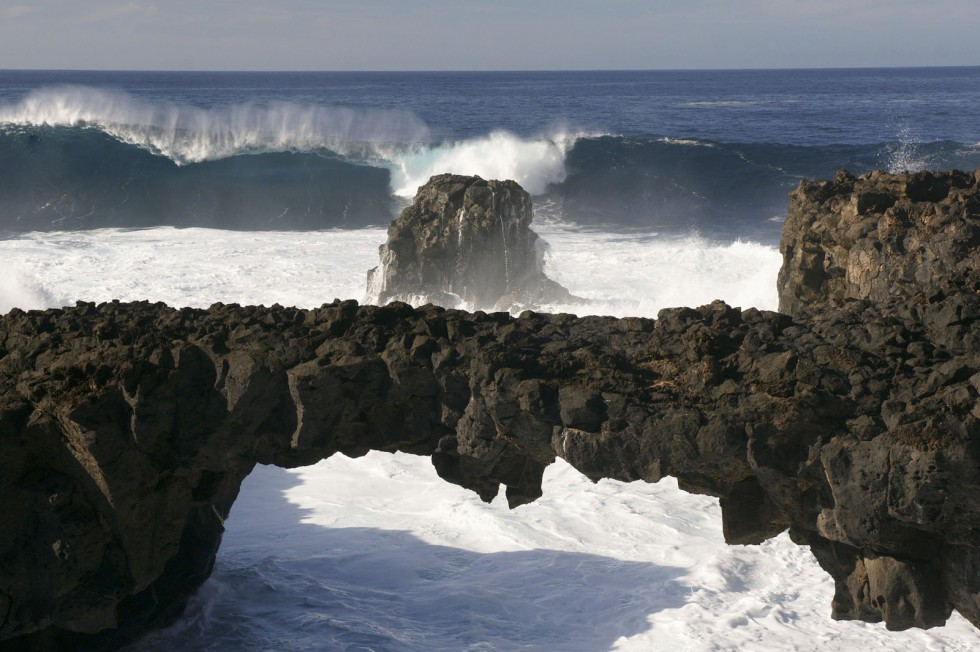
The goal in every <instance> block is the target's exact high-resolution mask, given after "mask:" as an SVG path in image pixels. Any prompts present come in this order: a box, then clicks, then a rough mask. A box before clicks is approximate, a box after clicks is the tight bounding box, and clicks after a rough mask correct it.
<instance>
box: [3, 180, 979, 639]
mask: <svg viewBox="0 0 980 652" xmlns="http://www.w3.org/2000/svg"><path fill="white" fill-rule="evenodd" d="M919 178H922V179H932V180H939V181H936V182H937V183H946V181H949V184H948V187H949V188H954V185H953V184H954V182H955V183H956V184H959V183H960V182H961V181H962V183H965V184H966V186H965V187H968V188H970V189H971V190H970V193H972V195H971V196H972V197H974V198H975V197H976V196H978V190H977V186H978V181H977V178H976V177H970V176H967V175H958V176H957V175H945V176H943V175H925V176H922V175H920V177H912V176H908V175H906V177H905V181H904V182H903V181H901V179H902V177H891V176H886V175H878V176H877V177H876V179H877V180H875V179H872V178H870V177H869V178H862V179H860V180H856V179H854V178H853V177H850V176H848V175H839V176H838V178H837V179H836V180H835V181H833V182H823V185H820V184H814V183H811V182H805V183H804V184H802V185H801V187H800V188H799V189H798V190H797V191H796V192H795V193H794V195H793V203H792V205H791V209H790V212H789V216H788V218H787V225H786V233H787V240H786V241H784V248H786V247H792V248H793V250H794V251H797V250H798V248H797V246H796V245H792V244H790V245H788V244H787V242H789V241H791V240H792V238H793V237H794V236H793V234H794V233H799V234H802V235H803V237H807V238H809V236H808V235H806V234H807V233H811V232H813V230H814V228H815V227H814V226H813V224H816V223H819V224H827V223H830V222H831V221H833V220H838V221H840V220H842V219H843V218H841V215H843V212H842V210H841V206H842V205H844V206H849V205H851V203H852V202H854V201H857V204H858V205H859V206H862V205H863V206H865V210H864V212H862V211H860V210H858V211H857V212H856V216H855V218H854V219H853V220H852V222H848V223H849V224H850V223H858V222H859V223H860V224H862V225H870V226H868V228H865V226H862V227H861V228H862V229H864V231H863V233H864V236H863V237H861V238H855V239H853V240H848V241H846V242H845V241H844V240H843V238H842V237H835V235H834V234H835V231H830V230H827V231H821V233H820V237H819V238H810V239H808V240H807V242H806V248H807V252H808V253H807V255H806V256H805V257H804V258H800V260H803V261H804V262H805V265H804V266H803V267H806V269H805V270H804V269H803V267H801V266H800V265H797V266H796V267H793V265H794V263H792V261H793V260H796V259H795V258H794V256H793V255H791V254H788V255H787V261H790V262H788V263H787V267H788V268H789V271H786V269H784V273H783V274H782V275H781V277H780V286H781V292H782V293H784V294H785V293H787V292H789V293H790V294H792V293H793V292H794V291H795V290H793V289H792V288H794V287H797V286H798V284H799V283H803V284H804V285H805V286H806V287H807V288H813V287H814V286H815V283H814V282H813V279H814V278H817V276H819V274H817V272H818V271H820V270H822V272H821V273H823V274H824V275H825V276H826V277H827V278H837V276H838V275H839V272H837V271H835V270H837V269H838V267H835V264H836V263H834V261H840V260H851V259H852V258H854V259H857V260H860V259H861V256H862V253H861V248H862V247H863V248H868V247H870V249H872V250H875V251H884V250H885V249H884V248H881V249H879V246H878V245H877V244H875V243H876V242H879V240H880V238H877V239H876V237H875V234H874V233H873V231H874V228H877V229H878V230H879V231H881V230H882V228H883V227H882V225H883V224H886V225H889V224H891V223H892V222H891V221H889V218H888V213H887V211H889V210H892V209H894V208H895V207H896V206H900V205H902V206H904V205H906V204H907V205H909V206H912V207H913V209H914V210H913V211H912V212H910V213H908V215H909V216H910V217H909V220H910V224H909V226H908V227H907V229H906V230H907V233H912V232H913V231H915V230H916V229H920V230H921V224H922V220H924V219H926V218H925V217H921V216H922V215H928V216H931V217H930V218H929V219H932V222H931V223H934V224H936V225H938V224H940V222H942V223H943V224H946V227H944V229H943V230H942V231H941V232H942V233H945V234H947V235H948V236H949V239H950V241H952V242H956V243H959V244H958V245H957V247H959V248H958V249H957V248H955V247H954V248H953V249H951V251H958V252H960V253H961V254H962V252H964V251H965V252H967V254H968V255H967V256H966V258H964V259H961V260H960V261H959V262H957V263H956V266H955V273H951V274H946V273H945V272H944V273H942V274H937V275H928V274H927V276H928V279H929V280H928V281H927V282H923V283H921V284H917V283H912V282H910V283H905V284H902V283H893V284H892V285H891V286H890V287H892V288H895V289H894V290H891V291H889V292H886V293H884V294H881V295H878V294H875V295H873V296H867V297H864V298H856V299H846V300H843V299H842V300H841V301H836V299H835V297H833V296H829V297H825V298H820V299H819V300H813V301H810V299H809V298H808V297H805V296H804V297H803V298H802V299H800V302H799V304H798V305H791V306H789V308H788V309H789V310H791V311H792V312H793V315H794V316H788V315H783V314H778V313H773V312H763V311H758V310H754V309H751V310H739V309H737V308H732V307H729V306H727V305H725V304H723V303H720V302H716V303H713V304H711V305H708V306H703V307H701V308H697V309H690V308H678V309H672V310H665V311H663V312H661V314H660V315H659V317H658V319H657V320H650V319H613V318H603V317H585V318H576V317H574V316H571V315H544V314H534V313H524V314H522V315H521V316H520V317H519V318H514V317H512V316H510V315H509V314H507V313H491V314H485V313H475V314H469V313H465V312H460V311H454V310H443V309H441V308H436V307H432V306H428V307H424V308H420V309H413V308H411V307H409V306H407V305H405V304H400V303H395V304H391V305H389V306H385V307H374V306H358V305H357V304H356V303H354V302H335V303H333V304H328V305H325V306H323V307H321V308H319V309H316V310H298V309H294V308H283V307H279V306H273V307H271V308H265V307H240V306H236V305H220V304H219V305H215V306H212V307H211V308H210V309H208V310H192V309H183V310H176V309H173V308H169V307H167V306H165V305H162V304H146V303H135V304H117V303H111V304H102V305H99V306H95V305H92V304H79V305H77V306H76V307H74V308H69V309H64V310H49V311H46V312H31V313H24V312H21V311H13V312H12V313H10V314H8V315H7V316H5V317H3V318H2V319H0V640H3V639H6V640H5V642H4V644H5V645H7V646H8V647H14V646H19V647H21V648H26V649H30V648H31V647H32V646H33V647H34V648H37V649H56V648H57V647H58V646H62V647H65V648H68V647H75V648H78V647H84V646H90V647H93V648H106V647H112V646H114V645H118V644H119V643H120V642H122V641H124V640H126V639H127V638H128V637H131V636H132V635H134V634H136V633H138V632H139V631H141V630H142V629H144V628H145V627H146V626H148V625H151V624H156V623H159V622H161V621H162V620H165V619H166V618H168V617H170V616H172V615H174V614H175V613H178V612H179V611H180V609H181V607H182V601H183V599H184V597H186V595H188V594H189V593H190V592H191V591H193V590H194V589H195V588H196V587H197V586H198V585H199V584H200V583H201V582H202V581H203V580H204V579H205V578H206V577H207V576H208V574H209V573H210V570H211V565H212V563H213V561H214V555H215V552H216V550H217V546H218V543H219V541H220V537H221V532H222V520H223V518H224V517H225V516H226V515H227V514H228V510H229V509H230V506H231V504H232V502H233V500H234V499H235V496H236V494H237V492H238V488H239V486H240V484H241V481H242V480H243V479H244V477H245V476H246V475H247V474H248V473H249V471H250V470H251V469H252V467H253V466H254V464H256V463H272V464H278V465H282V466H290V467H292V466H300V465H306V464H311V463H313V462H316V461H317V460H320V459H322V458H324V457H327V456H330V455H332V454H334V453H336V452H342V453H344V454H347V455H360V454H364V453H365V452H367V451H368V450H372V449H374V450H382V451H395V450H400V451H406V452H410V453H417V454H425V455H431V456H432V460H433V463H434V465H435V468H436V470H437V471H438V472H439V474H440V476H442V477H443V478H445V479H446V480H448V481H450V482H454V483H456V484H459V485H462V486H464V487H468V488H470V489H473V490H474V491H476V492H477V493H479V494H480V496H481V497H483V498H484V499H490V498H492V497H493V496H494V495H496V493H497V491H498V488H499V486H500V485H501V484H503V485H505V486H506V493H507V498H508V501H509V502H510V504H511V505H512V506H515V505H520V504H522V503H525V502H528V501H531V500H534V499H535V498H536V497H538V496H539V495H540V493H541V485H540V482H541V477H542V472H543V470H544V468H545V466H546V465H547V464H549V463H550V462H552V461H553V460H554V459H555V457H556V456H559V457H562V458H564V459H565V460H567V461H568V462H569V463H571V464H572V465H573V466H575V467H576V468H577V469H579V470H580V471H581V472H583V473H584V474H585V475H587V476H588V477H590V478H593V479H599V478H616V479H619V480H624V481H631V480H644V481H648V482H655V481H657V480H659V479H660V478H661V477H663V476H666V475H672V476H676V477H677V478H678V479H679V482H680V485H681V487H682V488H684V489H686V490H688V491H693V492H698V493H705V494H710V495H713V496H718V497H719V498H720V500H721V508H722V515H723V520H724V523H723V525H724V532H725V538H726V540H727V541H728V542H730V543H749V544H751V543H758V542H761V541H763V540H765V539H766V538H769V537H771V536H774V535H775V534H777V533H779V532H782V531H784V530H786V529H789V531H790V534H791V536H792V537H793V539H794V540H795V541H796V542H798V543H801V544H807V545H809V546H811V549H812V551H813V553H814V554H815V555H816V557H817V559H818V560H819V561H820V563H821V565H822V566H823V567H824V568H825V569H826V570H827V571H828V572H829V573H830V574H831V575H832V576H833V577H834V580H835V583H836V587H837V588H836V595H835V598H834V603H833V615H834V617H837V618H854V619H863V620H869V621H878V620H884V621H885V622H886V624H887V625H888V627H890V628H893V629H901V628H907V627H930V626H935V625H940V624H942V623H943V622H944V621H945V619H946V618H947V616H948V615H949V614H950V613H951V611H952V610H953V609H956V610H957V611H959V612H960V613H962V614H963V615H964V616H966V617H967V618H968V619H969V620H970V621H971V622H973V623H974V624H975V625H977V626H980V547H978V546H980V543H978V542H980V406H978V400H977V397H978V393H980V329H978V327H977V317H978V316H980V294H978V290H980V276H978V272H977V269H978V265H977V255H976V247H977V245H978V244H980V224H978V213H977V210H976V200H975V199H970V200H969V201H967V200H964V201H960V199H957V198H958V197H961V196H962V195H963V193H961V192H959V190H957V192H953V191H952V190H949V191H948V192H946V194H945V196H944V197H938V192H937V195H936V196H931V195H930V196H928V197H926V198H925V199H923V200H920V199H918V198H916V197H912V196H911V195H910V194H909V192H908V188H910V187H913V186H914V184H912V185H910V184H909V183H908V181H909V180H912V181H915V180H916V179H919ZM950 180H953V181H950ZM869 187H874V188H877V189H881V192H882V193H890V194H891V196H892V197H894V198H896V199H895V202H894V203H893V204H891V205H890V206H887V207H886V206H885V205H886V204H887V203H888V201H885V200H882V201H880V202H879V201H877V200H876V201H875V202H872V206H873V207H874V208H873V210H874V211H877V212H873V211H872V208H869V207H868V205H867V204H862V200H861V199H857V200H855V199H854V197H860V196H861V195H860V194H859V192H863V191H864V190H867V189H868V188H869ZM955 187H956V188H957V189H962V187H961V186H955ZM968 194H969V193H968ZM950 198H952V199H950ZM903 202H904V203H903ZM930 206H932V207H933V208H929V207H930ZM920 209H921V211H920ZM857 216H860V219H858V217H857ZM933 218H935V219H933ZM800 220H811V226H809V227H806V228H804V227H803V226H801V224H800ZM875 220H876V222H875ZM872 222H874V223H876V224H877V225H878V226H877V227H874V228H872V227H873V224H872ZM930 228H931V227H930ZM843 232H846V233H850V231H848V230H847V229H844V231H843ZM915 232H919V231H915ZM890 242H893V243H901V246H904V247H905V248H906V250H907V255H910V256H914V255H917V254H916V252H918V251H920V250H921V248H922V247H926V248H928V247H930V246H931V244H929V243H932V242H934V240H932V239H929V241H928V243H926V244H922V245H920V244H919V241H917V240H915V239H914V238H912V236H904V238H903V237H900V235H896V236H895V239H894V240H891V241H890ZM842 243H843V244H842ZM895 246H898V245H895ZM888 251H889V252H890V251H891V250H890V249H888ZM830 252H843V253H834V254H833V255H831V253H830ZM845 254H846V256H845ZM869 255H870V252H869ZM920 259H921V258H920ZM944 260H945V259H944ZM828 261H829V262H828ZM964 261H965V262H964ZM946 263H949V264H952V263H951V262H950V261H946V262H945V263H938V262H937V263H936V265H937V267H936V269H947V268H946V267H943V266H942V265H943V264H946ZM862 269H863V268H862ZM880 269H881V270H888V269H891V268H889V267H888V266H887V265H885V264H882V266H881V267H880ZM889 274H890V272H889V273H885V274H881V273H879V274H878V275H877V276H876V277H875V278H882V276H884V277H885V278H891V277H890V276H889ZM940 276H941V277H942V278H940ZM844 277H845V278H849V277H848V276H847V274H846V273H845V275H844ZM942 279H945V280H942ZM794 284H797V285H794ZM848 287H849V286H848ZM808 291H809V290H808ZM793 296H797V297H800V296H801V294H800V292H797V293H796V294H795V295H793ZM848 296H854V295H848ZM808 301H809V302H808Z"/></svg>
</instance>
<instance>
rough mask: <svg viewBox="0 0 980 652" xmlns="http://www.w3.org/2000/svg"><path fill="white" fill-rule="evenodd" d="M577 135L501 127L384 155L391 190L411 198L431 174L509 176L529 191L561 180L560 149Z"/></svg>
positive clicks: (562, 151) (562, 153) (541, 189)
mask: <svg viewBox="0 0 980 652" xmlns="http://www.w3.org/2000/svg"><path fill="white" fill-rule="evenodd" d="M577 138H578V136H577V135H567V134H559V135H556V136H553V137H542V138H538V139H530V140H528V139H524V138H520V137H518V136H515V135H514V134H511V133H508V132H505V131H495V132H493V133H491V134H490V135H488V136H486V137H484V138H474V139H471V140H465V141H460V142H453V143H446V144H442V145H438V146H428V145H425V146H418V147H414V148H412V149H411V150H408V151H404V152H397V153H393V154H389V155H388V158H389V160H390V161H391V163H392V167H393V179H392V188H393V190H394V192H395V194H396V195H399V196H402V197H412V196H414V195H415V193H416V192H417V191H418V188H419V186H421V185H423V184H424V183H425V182H426V181H428V180H429V177H431V176H432V175H434V174H439V173H442V172H453V173H455V174H470V175H472V174H475V175H478V176H481V177H483V178H484V179H513V180H514V181H517V182H518V183H519V184H521V186H523V187H524V189H525V190H527V191H528V192H530V193H531V194H540V193H542V192H544V190H545V188H546V187H547V186H548V184H549V183H559V182H561V181H564V179H565V154H566V153H567V151H568V149H569V148H570V147H571V145H573V144H574V143H575V140H576V139H577Z"/></svg>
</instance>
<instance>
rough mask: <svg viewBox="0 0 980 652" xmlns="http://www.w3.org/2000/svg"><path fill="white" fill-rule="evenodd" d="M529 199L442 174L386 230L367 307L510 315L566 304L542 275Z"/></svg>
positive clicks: (507, 188) (506, 186) (502, 184)
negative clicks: (400, 305)
mask: <svg viewBox="0 0 980 652" xmlns="http://www.w3.org/2000/svg"><path fill="white" fill-rule="evenodd" d="M531 217H532V212H531V196H530V195H529V194H528V193H527V191H525V190H524V189H523V188H521V187H520V186H519V185H518V184H517V183H515V182H514V181H484V180H483V179H481V178H480V177H467V176H460V175H456V174H440V175H437V176H434V177H432V178H431V179H429V181H428V183H426V184H425V185H424V186H422V187H421V188H419V191H418V193H417V194H416V196H415V201H414V203H413V204H412V205H411V206H409V207H408V208H406V209H405V210H404V211H402V214H401V215H400V216H399V217H398V219H396V220H395V221H394V222H392V223H391V226H390V227H389V228H388V241H387V242H386V243H385V244H383V245H382V246H381V247H380V258H381V261H380V263H379V265H378V267H375V268H374V269H372V270H370V271H369V272H368V283H367V286H368V296H367V300H368V302H369V303H378V304H385V303H388V302H390V301H396V300H397V301H407V302H409V303H413V304H416V305H418V304H422V303H427V302H431V303H435V304H437V305H441V306H446V307H450V308H461V307H464V306H469V307H473V308H483V309H496V310H512V309H514V308H515V307H516V308H518V309H521V308H534V307H536V306H539V305H541V304H548V303H569V302H570V301H572V300H573V297H571V295H569V293H568V290H566V289H565V288H564V287H562V286H561V285H559V284H558V283H556V282H555V281H552V280H551V279H549V278H548V277H547V276H545V274H544V269H543V262H542V253H543V252H542V247H543V245H542V243H541V242H540V241H539V240H538V236H537V234H536V233H535V232H534V231H532V230H531Z"/></svg>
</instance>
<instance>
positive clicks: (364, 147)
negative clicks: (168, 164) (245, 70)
mask: <svg viewBox="0 0 980 652" xmlns="http://www.w3.org/2000/svg"><path fill="white" fill-rule="evenodd" d="M0 124H2V125H8V126H50V127H83V128H94V129H98V130H101V131H104V132H105V133H107V134H109V135H110V136H112V137H114V138H116V139H118V140H120V141H122V142H125V143H129V144H131V145H136V146H138V147H142V148H145V149H147V150H149V151H151V152H153V153H156V154H160V155H163V156H166V157H168V158H170V159H172V160H173V161H175V162H176V163H179V164H184V163H196V162H200V161H207V160H216V159H221V158H227V157H230V156H234V155H237V154H248V153H258V152H282V151H304V152H316V151H329V152H333V153H335V154H340V155H342V156H357V157H372V156H376V155H377V153H378V151H379V148H382V147H385V146H390V145H392V144H408V143H419V142H426V141H427V140H428V139H429V129H428V127H427V126H426V125H425V123H424V122H422V121H421V120H420V119H419V118H417V117H416V116H415V115H414V114H412V113H410V112H407V111H396V110H379V109H357V110H355V109H351V108H344V107H327V106H317V105H302V104H293V103H288V102H273V103H270V104H268V105H258V104H251V103H246V104H236V105H232V106H227V107H214V108H200V107H195V106H186V105H177V104H171V103H164V102H158V103H155V102H147V101H144V100H140V99H137V98H135V97H133V96H131V95H129V94H127V93H123V92H120V91H110V90H103V89H95V88H89V87H85V86H61V87H49V88H42V89H38V90H35V91H33V92H31V93H29V94H28V95H27V96H26V97H25V98H24V99H22V100H21V101H19V102H16V103H13V104H6V105H0Z"/></svg>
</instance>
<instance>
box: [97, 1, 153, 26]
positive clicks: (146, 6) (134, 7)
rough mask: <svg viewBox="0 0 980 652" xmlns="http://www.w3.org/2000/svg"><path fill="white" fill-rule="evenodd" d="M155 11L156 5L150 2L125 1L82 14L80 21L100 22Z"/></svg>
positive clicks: (149, 13)
mask: <svg viewBox="0 0 980 652" xmlns="http://www.w3.org/2000/svg"><path fill="white" fill-rule="evenodd" d="M156 13H157V7H156V5H154V4H150V3H141V2H125V3H121V4H113V5H104V6H102V7H101V8H99V9H97V10H96V11H94V12H92V13H89V14H86V15H84V16H82V17H81V18H80V19H79V20H80V22H82V23H100V22H105V21H111V20H118V19H120V18H129V17H132V16H152V15H154V14H156Z"/></svg>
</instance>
